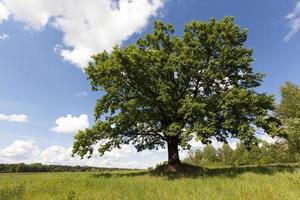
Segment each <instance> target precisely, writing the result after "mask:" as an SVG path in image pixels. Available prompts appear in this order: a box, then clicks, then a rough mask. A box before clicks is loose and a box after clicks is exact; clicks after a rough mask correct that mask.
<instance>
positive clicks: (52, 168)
mask: <svg viewBox="0 0 300 200" xmlns="http://www.w3.org/2000/svg"><path fill="white" fill-rule="evenodd" d="M113 170H123V169H119V168H100V167H87V166H66V165H43V164H41V163H34V164H24V163H18V164H0V173H18V172H86V171H113ZM124 170H125V169H124ZM126 170H128V169H126Z"/></svg>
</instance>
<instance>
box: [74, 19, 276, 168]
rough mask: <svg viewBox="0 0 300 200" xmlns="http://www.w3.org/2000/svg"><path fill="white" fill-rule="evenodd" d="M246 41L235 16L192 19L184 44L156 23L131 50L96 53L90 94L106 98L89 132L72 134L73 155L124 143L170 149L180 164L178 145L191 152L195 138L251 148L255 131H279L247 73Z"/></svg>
mask: <svg viewBox="0 0 300 200" xmlns="http://www.w3.org/2000/svg"><path fill="white" fill-rule="evenodd" d="M246 39H247V30H243V29H241V28H240V27H239V26H238V25H236V24H234V20H233V18H232V17H225V18H224V19H222V20H220V21H216V20H215V19H211V20H209V21H208V22H199V21H192V22H190V23H188V24H186V25H185V27H184V30H183V35H182V37H181V38H180V37H177V36H176V35H175V30H174V28H173V26H172V25H170V24H163V23H162V22H160V21H156V22H155V23H154V31H153V33H152V34H146V36H145V38H143V39H139V40H138V41H137V43H136V44H131V45H129V46H127V47H124V48H120V47H118V46H116V47H115V48H114V49H113V51H112V52H111V53H110V54H109V53H107V52H102V53H100V54H97V55H94V56H93V57H92V58H93V61H92V62H90V63H89V65H88V66H87V68H86V69H85V72H86V74H87V76H88V79H89V80H90V81H91V86H92V90H94V91H99V90H102V91H105V94H104V95H103V96H102V97H101V98H100V99H99V100H98V101H97V103H96V107H95V124H94V126H93V127H92V128H90V129H86V130H85V131H80V132H79V133H78V134H77V135H76V136H75V142H74V145H73V153H74V154H79V155H80V156H81V157H84V156H85V155H87V154H88V155H91V154H92V153H93V150H94V147H95V144H97V143H98V142H99V141H101V142H102V143H101V145H100V147H99V148H98V151H99V152H100V154H101V155H103V154H104V153H105V152H106V151H110V150H111V149H113V148H120V145H121V144H129V143H131V144H133V145H134V146H135V147H136V148H137V150H138V151H142V150H145V149H157V148H159V147H163V148H164V147H165V145H166V144H167V147H168V151H169V162H174V163H178V162H179V157H178V146H181V147H182V148H187V149H189V148H190V145H189V141H191V140H192V139H193V138H196V140H199V141H201V142H203V143H210V142H211V138H213V137H214V138H216V139H217V140H218V141H222V142H224V141H226V140H227V139H228V138H229V137H232V138H239V139H240V140H241V141H242V142H243V143H244V144H245V145H251V144H253V143H257V139H256V137H255V130H256V128H262V129H264V130H265V131H266V132H268V133H269V134H272V133H274V132H276V131H277V124H278V122H277V120H276V119H275V118H274V117H271V116H270V115H269V114H270V110H273V108H274V107H273V97H272V96H269V95H267V94H260V93H258V92H256V91H255V90H254V89H255V88H256V87H258V86H260V84H261V81H262V77H263V76H262V74H260V73H254V72H253V70H252V67H251V63H252V61H253V57H252V50H251V49H248V48H246V47H245V45H244V43H245V42H246Z"/></svg>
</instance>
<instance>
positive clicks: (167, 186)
mask: <svg viewBox="0 0 300 200" xmlns="http://www.w3.org/2000/svg"><path fill="white" fill-rule="evenodd" d="M186 168H188V169H187V170H186ZM186 168H185V170H181V171H180V172H179V173H170V172H166V171H165V169H164V166H161V167H159V168H158V169H157V170H155V171H152V172H151V173H149V172H147V171H128V172H126V171H115V172H102V173H93V172H80V173H78V172H70V173H36V174H34V173H30V174H2V175H0V200H10V199H16V200H19V199H20V200H21V199H24V200H35V199H36V200H44V199H45V200H47V199H53V200H56V199H57V200H63V199H69V200H71V199H80V200H81V199H82V200H89V199H99V200H106V199H108V200H109V199H113V200H115V199H116V200H117V199H128V200H134V199H147V200H148V199H149V200H151V199H159V200H165V199H170V200H176V199H178V200H184V199H188V200H193V199H197V200H198V199H209V200H210V199H218V200H219V199H230V200H231V199H233V200H235V199H249V200H250V199H251V200H253V199H256V200H259V199H262V200H265V199H267V200H272V199H278V200H284V199H286V200H293V199H295V200H298V199H300V168H299V166H297V165H293V166H292V165H276V166H248V167H239V168H210V169H208V168H199V167H192V166H190V167H189V166H186Z"/></svg>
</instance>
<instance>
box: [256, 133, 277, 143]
mask: <svg viewBox="0 0 300 200" xmlns="http://www.w3.org/2000/svg"><path fill="white" fill-rule="evenodd" d="M259 139H261V140H262V141H264V142H267V143H269V144H274V143H276V142H279V141H281V140H282V139H281V138H278V137H274V138H273V137H271V136H269V135H267V134H263V135H261V136H259Z"/></svg>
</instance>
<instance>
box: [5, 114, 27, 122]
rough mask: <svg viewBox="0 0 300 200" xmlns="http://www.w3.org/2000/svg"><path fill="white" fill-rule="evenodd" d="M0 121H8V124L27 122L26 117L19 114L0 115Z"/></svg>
mask: <svg viewBox="0 0 300 200" xmlns="http://www.w3.org/2000/svg"><path fill="white" fill-rule="evenodd" d="M0 121H9V122H26V121H28V116H27V115H24V114H21V115H16V114H13V115H4V114H0Z"/></svg>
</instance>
